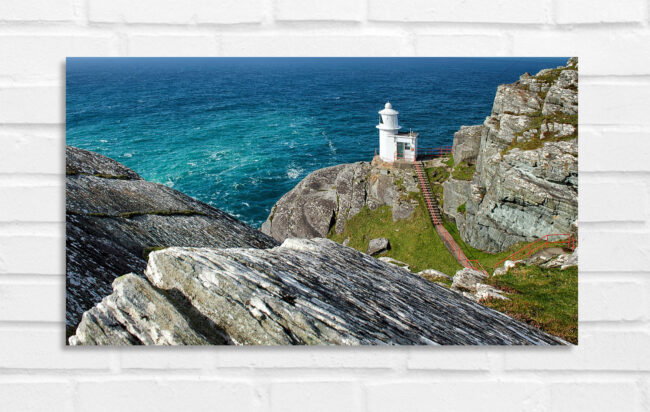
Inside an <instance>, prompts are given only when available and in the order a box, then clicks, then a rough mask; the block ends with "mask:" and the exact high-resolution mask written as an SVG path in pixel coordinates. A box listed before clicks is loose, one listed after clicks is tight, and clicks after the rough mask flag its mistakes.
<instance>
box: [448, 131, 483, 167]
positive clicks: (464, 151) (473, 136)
mask: <svg viewBox="0 0 650 412" xmlns="http://www.w3.org/2000/svg"><path fill="white" fill-rule="evenodd" d="M482 132H483V126H482V125H478V126H461V128H460V130H459V131H457V132H456V133H455V134H454V141H453V145H452V149H451V153H452V155H453V156H454V166H455V165H457V164H459V163H460V162H467V163H470V164H472V163H474V162H475V161H476V157H477V156H478V150H479V147H480V145H481V133H482Z"/></svg>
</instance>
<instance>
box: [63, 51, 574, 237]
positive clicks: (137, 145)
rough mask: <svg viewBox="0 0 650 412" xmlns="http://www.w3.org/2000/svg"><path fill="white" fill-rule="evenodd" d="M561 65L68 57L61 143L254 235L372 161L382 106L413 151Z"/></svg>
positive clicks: (446, 136) (556, 61)
mask: <svg viewBox="0 0 650 412" xmlns="http://www.w3.org/2000/svg"><path fill="white" fill-rule="evenodd" d="M566 61H567V58H68V59H67V64H66V140H67V144H68V145H72V146H77V147H80V148H83V149H87V150H92V151H95V152H99V153H101V154H104V155H106V156H109V157H111V158H113V159H115V160H117V161H119V162H121V163H123V164H125V165H126V166H128V167H130V168H131V169H133V170H135V171H136V172H137V173H139V174H140V175H141V176H142V177H143V178H145V179H147V180H150V181H153V182H158V183H162V184H165V185H167V186H170V187H173V188H174V189H177V190H179V191H181V192H183V193H185V194H187V195H189V196H192V197H194V198H196V199H199V200H201V201H203V202H206V203H209V204H210V205H212V206H214V207H217V208H219V209H222V210H225V211H227V212H229V213H231V214H232V215H234V216H236V217H237V218H239V219H241V220H243V221H245V222H247V223H249V224H251V225H253V226H255V227H259V226H260V225H261V224H262V222H263V221H264V220H266V217H267V216H268V214H269V212H270V210H271V207H272V206H273V204H274V203H275V202H276V201H277V200H278V199H279V198H280V197H281V196H282V195H283V194H285V193H286V192H288V191H289V190H291V189H292V188H293V187H294V186H295V185H296V184H297V183H298V182H299V181H300V180H301V179H302V178H304V177H305V176H306V175H307V174H308V173H310V172H312V171H314V170H316V169H320V168H323V167H327V166H332V165H336V164H340V163H350V162H356V161H360V160H365V161H370V160H371V159H372V156H373V153H374V150H375V148H377V147H378V143H379V139H378V131H377V129H376V128H375V125H376V124H377V120H378V115H377V111H379V110H381V109H382V108H383V106H384V103H386V101H390V102H391V103H392V104H393V107H394V108H395V109H396V110H398V111H399V112H400V124H401V125H402V126H403V130H409V129H412V130H413V131H417V132H419V133H420V142H419V145H420V147H434V146H441V145H450V144H451V143H452V139H453V135H454V132H456V131H457V130H458V129H459V128H460V126H462V125H474V124H481V123H482V122H483V120H484V119H485V117H486V116H488V115H489V114H490V111H491V109H492V103H493V100H494V95H495V92H496V88H497V86H498V85H499V84H503V83H512V82H514V81H516V80H517V79H518V78H519V75H521V74H522V73H525V72H529V73H531V74H534V73H537V72H538V71H539V70H541V69H543V68H547V67H556V66H559V65H564V64H565V63H566Z"/></svg>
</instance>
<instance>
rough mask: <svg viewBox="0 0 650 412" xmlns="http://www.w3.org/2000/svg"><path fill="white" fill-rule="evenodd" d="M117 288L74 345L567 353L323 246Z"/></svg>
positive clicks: (202, 258) (160, 273)
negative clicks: (497, 348)
mask: <svg viewBox="0 0 650 412" xmlns="http://www.w3.org/2000/svg"><path fill="white" fill-rule="evenodd" d="M144 275H145V277H146V278H143V277H140V276H136V275H127V276H123V277H121V278H118V279H116V280H115V281H114V282H113V287H114V290H113V293H112V294H111V295H109V296H107V297H105V298H104V299H103V300H102V302H101V303H99V304H97V305H96V306H95V307H93V308H92V309H90V310H89V311H87V312H86V313H85V314H84V316H83V318H82V321H81V323H80V325H79V327H78V328H77V331H76V334H75V335H74V336H72V337H71V338H70V339H69V342H70V343H71V344H73V345H133V344H147V345H153V344H156V345H203V344H217V343H221V344H234V345H287V344H296V345H298V344H309V345H331V344H336V345H359V344H370V345H383V344H389V345H401V344H409V345H410V344H427V345H429V344H431V345H436V344H443V345H451V344H456V345H461V344H462V345H477V344H483V345H496V344H512V345H519V344H526V345H528V344H534V345H557V344H566V342H564V341H563V340H561V339H559V338H556V337H553V336H550V335H548V334H546V333H544V332H542V331H540V330H538V329H535V328H533V327H531V326H528V325H526V324H524V323H522V322H520V321H517V320H515V319H513V318H511V317H509V316H507V315H505V314H503V313H500V312H497V311H494V310H492V309H489V308H487V307H484V306H482V305H479V304H477V303H475V302H472V301H470V300H468V299H466V298H464V297H463V296H461V295H460V294H458V293H455V292H452V291H450V290H448V289H446V288H444V287H442V286H439V285H436V284H435V283H433V282H429V281H427V280H424V279H422V278H420V277H419V276H416V275H414V274H411V273H409V272H407V271H405V270H403V269H400V268H398V267H395V266H393V265H390V264H386V263H383V262H381V261H379V260H377V259H375V258H372V257H370V256H368V255H366V254H363V253H360V252H357V251H355V250H354V249H351V248H348V247H345V246H342V245H339V244H337V243H335V242H333V241H330V240H327V239H313V240H306V239H288V240H286V241H285V242H284V243H283V244H282V246H280V247H276V248H272V249H251V248H228V249H215V248H180V247H171V248H167V249H163V250H160V251H154V252H152V253H151V255H150V257H149V263H148V265H147V269H146V271H145V273H144Z"/></svg>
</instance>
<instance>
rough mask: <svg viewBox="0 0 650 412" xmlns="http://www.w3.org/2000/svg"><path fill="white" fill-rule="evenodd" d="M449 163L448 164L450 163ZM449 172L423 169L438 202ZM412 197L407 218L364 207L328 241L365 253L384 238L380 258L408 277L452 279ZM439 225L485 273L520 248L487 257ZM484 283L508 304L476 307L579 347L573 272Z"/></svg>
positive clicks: (531, 273) (527, 271)
mask: <svg viewBox="0 0 650 412" xmlns="http://www.w3.org/2000/svg"><path fill="white" fill-rule="evenodd" d="M452 161H453V160H451V159H450V161H449V163H451V162H452ZM451 165H453V163H451ZM451 165H449V164H448V166H451ZM449 170H450V168H447V169H445V168H443V167H436V168H428V169H427V170H426V172H427V177H428V178H429V181H430V182H431V186H432V191H433V193H434V194H435V195H437V196H438V198H439V199H440V200H442V199H441V198H442V187H441V186H440V184H441V183H442V182H443V181H444V180H446V179H447V178H448V177H449V174H450V173H449ZM411 196H413V197H416V198H417V199H418V207H417V208H416V210H415V212H414V213H413V216H412V217H411V218H410V219H405V220H400V221H397V222H393V218H392V213H391V209H390V207H388V206H384V207H381V208H379V209H377V210H374V211H371V210H369V209H367V208H364V209H363V210H362V211H361V212H360V213H358V214H357V215H356V216H354V217H353V218H352V219H350V220H348V221H347V222H346V224H345V231H344V232H343V233H342V234H336V233H334V232H331V233H330V234H329V236H328V237H329V238H330V239H332V240H335V241H337V242H343V240H345V239H346V238H348V237H349V238H350V242H349V246H351V247H353V248H355V249H357V250H359V251H362V252H365V251H366V249H367V247H368V242H369V241H370V239H374V238H377V237H386V238H388V239H389V240H390V242H391V245H392V249H391V250H390V251H388V252H385V253H383V254H382V256H390V257H392V258H393V259H397V260H400V261H402V262H406V263H408V264H409V265H410V269H411V271H413V272H417V271H420V270H423V269H427V268H432V269H436V270H439V271H441V272H443V273H446V274H448V275H451V276H453V275H454V274H455V273H456V271H457V270H458V269H461V266H460V265H459V264H458V263H457V262H456V260H455V259H454V258H453V256H452V255H451V254H450V253H449V251H448V250H447V248H446V247H445V246H444V244H443V243H442V241H441V240H440V238H439V237H438V234H437V233H436V231H435V229H434V228H433V225H432V224H431V221H430V219H429V215H428V213H427V211H426V208H425V207H424V202H423V200H422V197H421V195H419V194H417V195H415V194H411ZM444 225H445V228H446V229H447V231H448V232H449V233H450V234H451V235H452V236H453V237H454V239H455V240H456V242H457V243H458V245H459V246H460V248H461V249H462V250H463V252H464V253H465V255H466V256H467V257H468V258H469V259H477V260H478V261H479V262H481V264H482V265H483V266H484V267H485V268H486V269H487V270H488V271H489V272H490V273H491V272H492V270H493V268H494V265H495V264H496V263H497V262H499V261H500V260H502V259H504V258H506V257H508V256H509V255H510V254H512V253H513V252H515V251H516V250H518V249H519V248H520V247H522V246H523V244H517V245H513V246H512V247H511V248H509V249H508V250H506V251H504V252H501V253H496V254H491V253H487V252H484V251H482V250H479V249H475V248H473V247H471V246H469V245H467V244H466V243H465V242H464V241H463V240H462V238H461V237H460V234H459V232H458V228H457V227H456V224H455V223H454V222H452V221H447V220H445V221H444ZM429 280H431V281H432V282H435V281H437V282H441V283H445V284H447V285H448V286H449V285H450V283H451V282H450V281H449V280H447V279H442V278H437V277H432V278H430V279H429ZM487 283H490V284H492V285H494V286H495V287H497V288H499V289H502V290H504V291H506V293H507V295H508V297H509V298H510V299H511V300H510V301H500V300H488V301H483V302H481V303H483V304H484V305H486V306H489V307H491V308H493V309H496V310H499V311H501V312H504V313H507V314H508V315H510V316H512V317H514V318H516V319H519V320H522V321H524V322H526V323H528V324H531V325H533V326H535V327H538V328H540V329H542V330H544V331H546V332H548V333H551V334H553V335H556V336H559V337H561V338H563V339H565V340H567V341H569V342H572V343H577V342H578V332H577V331H578V295H577V294H578V270H577V268H568V269H566V270H564V271H561V270H559V269H542V268H539V267H536V266H530V267H527V266H521V267H517V268H514V269H511V270H510V271H509V272H508V273H507V274H505V275H501V276H493V277H490V278H489V279H488V281H487Z"/></svg>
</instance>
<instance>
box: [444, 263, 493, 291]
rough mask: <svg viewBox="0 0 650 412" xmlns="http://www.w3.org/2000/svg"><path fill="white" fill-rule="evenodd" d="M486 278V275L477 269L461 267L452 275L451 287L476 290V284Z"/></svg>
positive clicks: (458, 289)
mask: <svg viewBox="0 0 650 412" xmlns="http://www.w3.org/2000/svg"><path fill="white" fill-rule="evenodd" d="M485 278H487V275H486V274H485V273H483V272H479V271H478V270H474V269H470V268H463V269H461V270H459V271H458V272H456V274H455V275H454V277H453V283H452V284H451V288H452V289H454V290H457V291H463V292H473V293H474V292H476V285H477V284H479V283H481V282H482V281H483V280H485Z"/></svg>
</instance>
